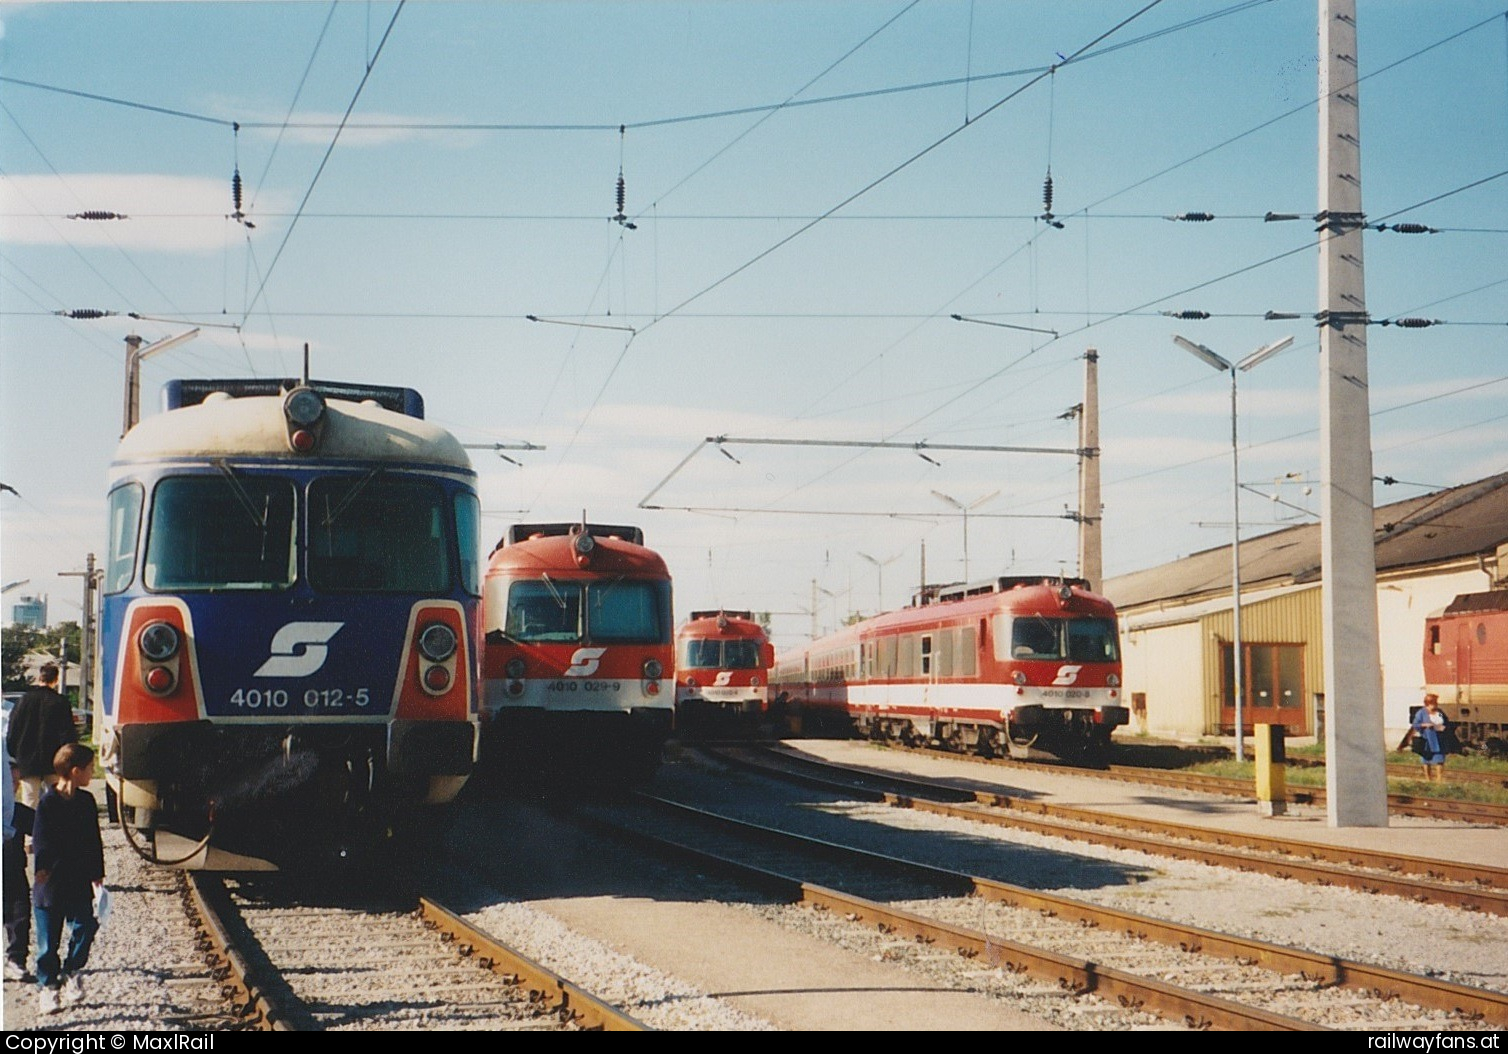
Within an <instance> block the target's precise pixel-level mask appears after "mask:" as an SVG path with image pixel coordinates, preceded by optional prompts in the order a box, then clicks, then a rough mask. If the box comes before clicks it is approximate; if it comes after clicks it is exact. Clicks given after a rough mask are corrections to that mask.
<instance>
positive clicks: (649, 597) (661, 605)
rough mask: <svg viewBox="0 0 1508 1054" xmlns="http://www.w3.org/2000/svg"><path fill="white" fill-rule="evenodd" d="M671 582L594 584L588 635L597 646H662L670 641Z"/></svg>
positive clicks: (590, 592) (589, 596) (589, 599)
mask: <svg viewBox="0 0 1508 1054" xmlns="http://www.w3.org/2000/svg"><path fill="white" fill-rule="evenodd" d="M669 614H670V584H669V583H668V582H635V581H632V580H628V579H622V580H619V581H617V582H602V583H595V582H594V583H593V584H592V585H591V586H589V587H588V588H587V615H586V626H587V635H588V636H589V637H590V638H591V640H592V642H593V643H596V644H658V643H660V642H662V641H664V640H666V639H668V635H669V633H668V630H669V625H670V621H669Z"/></svg>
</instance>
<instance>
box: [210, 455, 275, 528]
mask: <svg viewBox="0 0 1508 1054" xmlns="http://www.w3.org/2000/svg"><path fill="white" fill-rule="evenodd" d="M212 464H213V465H214V466H215V467H216V468H217V469H219V470H220V473H221V475H223V476H224V477H225V482H227V483H229V484H230V490H231V493H232V494H234V495H235V496H236V500H237V501H238V502H240V503H241V508H242V509H243V510H245V512H246V515H248V516H250V517H251V522H252V523H254V524H256V525H257V526H258V527H260V528H261V529H262V530H263V531H266V530H267V517H266V516H264V515H263V514H262V513H260V512H258V511H257V506H256V502H254V501H252V500H251V495H250V494H248V493H247V491H246V487H245V485H244V484H242V483H241V477H240V476H239V475H237V474H236V470H235V469H233V468H231V467H230V463H229V462H228V461H226V460H225V459H224V458H223V457H220V458H215V460H214V461H213V462H212ZM263 500H264V503H265V501H266V500H267V499H265V498H264V499H263Z"/></svg>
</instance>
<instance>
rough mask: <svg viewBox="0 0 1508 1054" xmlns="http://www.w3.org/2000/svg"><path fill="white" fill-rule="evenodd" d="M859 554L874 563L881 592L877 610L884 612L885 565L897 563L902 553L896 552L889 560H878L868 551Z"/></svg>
mask: <svg viewBox="0 0 1508 1054" xmlns="http://www.w3.org/2000/svg"><path fill="white" fill-rule="evenodd" d="M859 555H860V556H861V557H863V558H864V559H865V560H868V561H869V562H870V563H872V564H874V572H875V574H876V575H877V576H878V578H879V582H878V584H877V592H878V593H879V597H878V599H877V601H876V607H875V611H876V612H882V611H884V610H885V565H886V564H893V563H895V562H896V561H897V560H899V559H900V558H901V555H902V554H901V553H896V554H895V555H894V556H892V557H891V558H890V559H889V560H876V559H875V558H874V557H872V556H870V555H869V554H868V553H860V554H859Z"/></svg>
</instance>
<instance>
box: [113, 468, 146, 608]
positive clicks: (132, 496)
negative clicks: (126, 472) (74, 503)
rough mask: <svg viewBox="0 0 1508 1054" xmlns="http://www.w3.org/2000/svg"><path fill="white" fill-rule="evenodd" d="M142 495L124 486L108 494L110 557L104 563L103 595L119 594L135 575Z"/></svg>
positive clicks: (137, 488)
mask: <svg viewBox="0 0 1508 1054" xmlns="http://www.w3.org/2000/svg"><path fill="white" fill-rule="evenodd" d="M144 495H145V492H144V491H143V490H142V487H141V484H140V483H127V484H126V485H125V486H123V487H117V488H115V489H114V490H112V491H111V492H110V554H109V557H108V558H107V559H106V561H105V592H106V593H119V592H120V591H121V590H122V589H125V588H126V587H127V586H129V585H130V584H131V579H132V578H133V577H135V575H136V539H137V536H138V535H139V534H140V532H141V506H142V501H143V498H144Z"/></svg>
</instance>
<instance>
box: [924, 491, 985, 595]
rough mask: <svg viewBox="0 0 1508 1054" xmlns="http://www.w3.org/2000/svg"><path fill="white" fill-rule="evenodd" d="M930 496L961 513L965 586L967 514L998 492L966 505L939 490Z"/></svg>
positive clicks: (967, 547)
mask: <svg viewBox="0 0 1508 1054" xmlns="http://www.w3.org/2000/svg"><path fill="white" fill-rule="evenodd" d="M932 495H933V497H937V498H941V499H942V500H943V501H945V502H947V503H948V504H949V505H951V506H953V507H954V508H955V509H957V510H958V511H959V512H961V513H963V581H964V584H965V585H967V584H968V582H969V513H971V512H973V511H974V510H975V509H977V508H979V506H981V505H983V504H984V503H985V502H987V501H990V500H991V499H993V498H997V497H999V496H1000V492H999V491H998V490H995V491H991V492H990V493H988V494H986V495H985V496H984V497H982V498H979V499H978V500H976V501H971V502H969V504H967V505H965V504H964V503H963V502H961V501H959V500H958V499H957V498H954V497H950V496H948V495H947V494H944V493H943V492H942V491H940V490H934V491H933V492H932Z"/></svg>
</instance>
